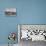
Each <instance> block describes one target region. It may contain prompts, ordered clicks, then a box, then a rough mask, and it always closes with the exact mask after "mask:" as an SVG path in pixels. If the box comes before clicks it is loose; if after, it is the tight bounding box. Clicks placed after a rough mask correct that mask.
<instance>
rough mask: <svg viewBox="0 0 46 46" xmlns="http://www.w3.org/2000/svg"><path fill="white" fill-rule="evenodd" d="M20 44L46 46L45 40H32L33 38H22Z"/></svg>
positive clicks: (21, 45)
mask: <svg viewBox="0 0 46 46" xmlns="http://www.w3.org/2000/svg"><path fill="white" fill-rule="evenodd" d="M20 46H46V42H45V41H34V42H32V41H31V40H28V41H25V40H21V42H20Z"/></svg>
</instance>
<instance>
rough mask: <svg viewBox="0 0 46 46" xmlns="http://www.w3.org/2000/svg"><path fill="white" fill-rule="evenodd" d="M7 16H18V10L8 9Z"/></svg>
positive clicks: (6, 10)
mask: <svg viewBox="0 0 46 46" xmlns="http://www.w3.org/2000/svg"><path fill="white" fill-rule="evenodd" d="M5 15H8V16H16V8H6V9H5Z"/></svg>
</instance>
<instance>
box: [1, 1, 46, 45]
mask: <svg viewBox="0 0 46 46" xmlns="http://www.w3.org/2000/svg"><path fill="white" fill-rule="evenodd" d="M11 7H13V8H16V9H17V16H16V17H10V16H9V17H7V16H5V14H4V12H3V10H4V9H5V8H11ZM17 24H46V0H0V44H7V43H8V39H7V36H8V34H9V32H16V33H17V32H18V30H17ZM16 42H17V40H16Z"/></svg>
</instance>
